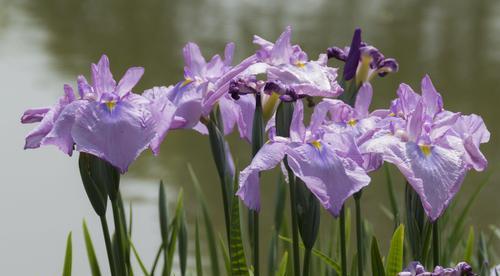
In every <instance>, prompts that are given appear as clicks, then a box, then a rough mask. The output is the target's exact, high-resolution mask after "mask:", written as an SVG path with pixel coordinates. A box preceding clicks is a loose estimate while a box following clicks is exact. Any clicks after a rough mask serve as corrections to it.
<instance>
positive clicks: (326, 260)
mask: <svg viewBox="0 0 500 276" xmlns="http://www.w3.org/2000/svg"><path fill="white" fill-rule="evenodd" d="M279 238H280V239H281V240H283V241H286V242H287V243H290V244H291V243H292V240H291V239H290V238H287V237H283V236H281V235H280V236H279ZM299 246H300V248H301V249H305V247H304V244H302V243H300V244H299ZM311 252H312V253H313V255H314V256H316V257H318V258H319V259H320V260H321V261H323V263H325V264H326V265H327V266H328V267H330V268H332V269H333V270H334V271H335V272H336V273H337V274H338V275H340V274H341V268H340V264H339V263H337V262H336V261H334V260H333V259H332V258H330V257H328V256H327V255H326V254H324V253H323V252H321V251H319V250H317V249H316V248H313V249H312V251H311Z"/></svg>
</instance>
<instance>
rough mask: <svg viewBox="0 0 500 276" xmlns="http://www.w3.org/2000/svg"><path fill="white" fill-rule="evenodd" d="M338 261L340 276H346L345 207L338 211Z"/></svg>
mask: <svg viewBox="0 0 500 276" xmlns="http://www.w3.org/2000/svg"><path fill="white" fill-rule="evenodd" d="M340 261H341V268H342V276H347V248H346V235H345V206H344V207H342V210H340Z"/></svg>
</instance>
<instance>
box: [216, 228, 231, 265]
mask: <svg viewBox="0 0 500 276" xmlns="http://www.w3.org/2000/svg"><path fill="white" fill-rule="evenodd" d="M219 246H220V249H221V251H222V257H223V258H222V259H223V260H224V267H225V268H226V275H231V261H230V259H229V252H227V248H226V245H225V244H224V239H223V238H222V236H221V235H219Z"/></svg>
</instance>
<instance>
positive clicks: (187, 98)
mask: <svg viewBox="0 0 500 276" xmlns="http://www.w3.org/2000/svg"><path fill="white" fill-rule="evenodd" d="M207 85H208V83H205V84H202V85H199V86H195V85H191V84H189V85H187V86H184V87H180V85H179V84H178V85H176V87H175V88H174V89H172V90H170V91H169V93H168V95H169V96H168V98H169V100H170V101H171V102H172V103H173V104H174V105H175V106H177V110H176V112H175V116H177V117H180V118H183V120H184V121H185V123H184V124H182V125H181V126H176V127H175V128H191V127H193V126H195V125H196V124H197V123H198V122H199V120H200V117H201V101H202V98H203V93H204V90H205V89H206V87H207Z"/></svg>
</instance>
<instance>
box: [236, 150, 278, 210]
mask: <svg viewBox="0 0 500 276" xmlns="http://www.w3.org/2000/svg"><path fill="white" fill-rule="evenodd" d="M287 147H288V146H287V143H281V142H269V143H266V144H264V146H262V148H261V149H260V150H259V152H258V153H257V154H256V155H255V157H254V158H253V160H252V163H250V165H249V166H248V167H246V168H245V169H244V170H243V171H242V172H241V173H240V177H239V189H238V192H236V195H237V196H239V197H240V199H241V200H242V201H243V202H244V203H245V205H246V206H247V207H248V208H250V209H252V210H260V187H259V172H261V171H265V170H270V169H272V168H274V167H276V166H277V165H278V164H279V163H280V162H281V160H283V158H284V157H285V151H286V149H287Z"/></svg>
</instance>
